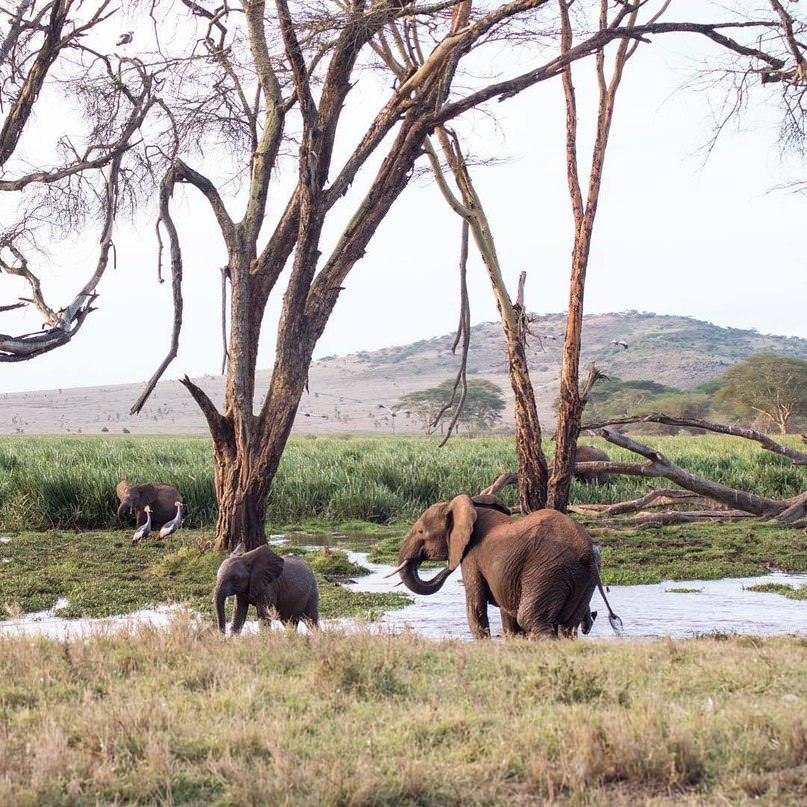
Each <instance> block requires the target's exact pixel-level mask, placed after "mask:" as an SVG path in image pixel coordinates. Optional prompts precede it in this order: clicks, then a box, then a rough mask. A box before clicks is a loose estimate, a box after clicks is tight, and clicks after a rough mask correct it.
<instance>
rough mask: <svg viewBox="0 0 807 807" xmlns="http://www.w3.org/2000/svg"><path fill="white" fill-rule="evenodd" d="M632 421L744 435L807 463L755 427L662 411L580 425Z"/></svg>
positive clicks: (584, 428)
mask: <svg viewBox="0 0 807 807" xmlns="http://www.w3.org/2000/svg"><path fill="white" fill-rule="evenodd" d="M632 423H663V424H665V425H667V426H680V427H681V428H685V429H686V428H689V429H703V430H705V431H710V432H716V433H717V434H729V435H731V436H732V437H744V438H745V439H746V440H753V441H754V442H756V443H759V444H760V445H761V446H762V447H763V448H766V449H767V450H768V451H772V452H773V453H774V454H781V455H782V456H785V457H789V458H790V459H791V460H793V464H794V465H807V454H804V453H803V452H801V451H797V450H796V449H795V448H790V446H785V445H782V444H781V443H777V442H776V440H772V439H771V438H770V437H768V435H767V434H763V433H762V432H758V431H755V430H754V429H745V428H743V427H742V426H727V425H726V424H724V423H711V422H710V421H708V420H699V419H698V418H677V417H672V416H671V415H665V414H663V413H662V412H648V413H647V414H646V415H629V416H626V417H621V418H611V419H610V420H601V421H599V422H596V423H584V424H583V425H582V426H581V427H580V431H581V432H584V431H594V432H596V431H599V430H601V429H604V428H606V427H608V426H627V425H630V424H632ZM801 437H802V442H804V443H807V435H804V434H803V435H802V436H801Z"/></svg>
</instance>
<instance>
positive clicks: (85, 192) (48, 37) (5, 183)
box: [0, 0, 155, 362]
mask: <svg viewBox="0 0 807 807" xmlns="http://www.w3.org/2000/svg"><path fill="white" fill-rule="evenodd" d="M115 11H116V9H115V6H114V5H113V4H112V3H111V2H110V0H103V1H99V2H96V3H94V4H89V6H87V5H86V4H83V3H80V2H78V0H54V1H53V2H49V3H45V4H43V5H41V6H40V7H37V6H36V4H33V3H30V2H20V3H19V4H18V5H17V6H16V8H14V9H10V10H6V11H0V22H2V24H3V26H5V25H7V26H8V29H7V31H6V33H5V37H4V38H3V39H2V40H0V112H1V113H2V118H1V119H0V120H2V125H0V170H2V179H0V193H4V194H8V195H13V198H14V203H13V204H14V206H15V207H16V210H17V219H16V221H13V222H12V223H11V224H6V225H5V226H4V227H3V229H2V230H0V276H2V275H4V276H5V277H6V278H7V279H8V278H19V279H20V280H21V281H22V283H23V284H24V287H27V288H28V290H29V291H28V296H21V297H20V298H19V301H18V302H17V303H14V304H12V305H6V306H3V307H2V309H0V310H2V311H6V312H7V311H12V310H17V311H18V310H19V309H20V308H21V307H25V306H33V307H35V308H36V309H37V310H38V312H39V313H40V314H41V316H42V327H41V329H40V330H38V331H35V332H33V333H22V334H0V362H19V361H27V360H28V359H32V358H34V357H36V356H40V355H42V354H43V353H47V352H49V351H51V350H54V349H55V348H58V347H60V346H62V345H65V344H67V343H68V342H69V341H70V340H71V339H72V338H73V337H74V336H75V335H76V334H77V333H78V331H79V329H80V328H81V327H82V325H83V324H84V321H85V319H86V317H87V315H88V314H89V313H90V312H92V311H93V303H94V301H95V299H96V297H97V291H96V289H97V287H98V284H99V282H100V280H101V278H102V277H103V275H104V272H105V271H106V268H107V265H108V264H109V260H110V251H111V250H112V248H113V240H112V233H113V224H114V221H115V216H116V213H117V211H118V207H119V201H120V196H121V184H122V183H125V182H126V176H129V172H128V170H127V165H128V164H129V163H132V162H133V160H132V159H131V157H132V155H131V154H130V153H129V152H130V151H132V149H133V146H134V143H135V141H136V139H137V133H138V130H139V129H140V127H141V126H142V125H143V123H144V121H145V119H146V116H147V115H148V113H149V111H150V110H151V108H152V107H153V104H154V101H155V99H154V96H153V86H154V77H153V75H152V74H151V72H150V70H148V69H147V68H146V67H145V66H144V65H143V64H142V63H141V62H139V61H137V60H124V59H120V58H117V57H110V56H108V55H105V54H102V53H97V52H95V51H93V50H91V49H90V48H89V47H88V46H86V45H85V44H84V42H85V37H86V36H87V35H88V34H90V33H99V32H100V33H103V32H104V31H105V30H106V31H108V36H109V41H110V43H112V42H113V41H114V40H113V37H114V32H115V30H116V28H115V27H113V24H112V23H111V22H110V19H111V18H112V17H113V15H114V14H115ZM54 92H59V93H62V94H63V93H65V92H67V93H69V94H72V95H74V97H75V98H76V100H77V101H78V102H80V103H82V104H83V108H81V109H80V112H79V114H77V115H76V118H75V120H73V121H65V122H64V123H65V128H64V129H63V130H62V131H61V132H52V133H51V134H52V135H53V142H54V144H55V145H54V149H53V151H54V154H58V155H59V157H60V160H59V161H58V162H57V163H55V164H52V165H50V166H48V167H43V168H41V169H38V170H31V167H30V161H29V159H28V156H27V154H26V153H25V151H24V149H23V148H22V147H21V144H22V143H24V139H25V138H24V135H25V133H26V132H27V131H30V130H32V129H33V128H34V124H32V120H33V117H32V116H33V115H34V112H35V110H36V109H37V108H38V107H40V106H42V107H44V105H46V104H47V103H48V96H49V95H50V94H52V93H54ZM69 124H73V126H72V128H71V127H70V126H69ZM38 128H40V127H38ZM128 190H131V188H129V189H128ZM10 207H11V206H9V208H10ZM88 215H90V216H95V217H96V218H97V220H98V221H99V231H100V238H99V242H100V243H99V247H98V259H97V261H96V263H95V265H94V266H93V267H92V268H91V270H90V272H89V276H88V277H87V279H86V280H85V282H84V283H83V284H82V285H80V287H79V288H78V290H77V291H76V293H75V294H74V296H73V298H72V300H70V301H67V302H66V303H64V304H63V305H61V306H57V305H54V304H53V303H51V302H49V301H48V296H47V294H46V292H45V291H44V290H43V288H42V284H41V282H40V278H41V276H42V274H43V272H42V267H41V263H42V257H41V251H40V249H39V248H38V242H39V241H40V240H44V239H45V238H48V237H49V236H50V235H52V234H53V233H54V232H58V233H61V234H64V233H68V232H75V231H77V230H78V229H79V228H80V227H81V225H82V224H83V223H84V221H85V220H86V218H87V217H88Z"/></svg>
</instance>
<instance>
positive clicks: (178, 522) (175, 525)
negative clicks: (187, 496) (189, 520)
mask: <svg viewBox="0 0 807 807" xmlns="http://www.w3.org/2000/svg"><path fill="white" fill-rule="evenodd" d="M174 506H175V507H176V508H177V514H176V515H175V516H174V517H173V518H172V519H171V520H170V521H167V522H166V523H165V524H163V525H162V527H161V528H160V532H159V535H158V536H157V537H158V538H159V539H162V538H167V537H168V536H169V535H173V534H174V533H175V532H176V531H177V530H178V529H179V528H180V527H181V526H182V507H183V505H182V502H180V501H176V502H174ZM143 512H144V513H145V514H146V520H145V522H144V523H143V524H141V525H140V526H139V527H138V528H137V529H136V530H135V534H134V535H133V536H132V543H133V544H139V543H140V542H141V541H142V540H143V539H144V538H145V537H146V536H147V535H148V534H149V533H150V532H151V507H149V506H148V505H146V506H145V507H144V508H143Z"/></svg>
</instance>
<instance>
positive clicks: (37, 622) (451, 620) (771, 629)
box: [0, 552, 807, 641]
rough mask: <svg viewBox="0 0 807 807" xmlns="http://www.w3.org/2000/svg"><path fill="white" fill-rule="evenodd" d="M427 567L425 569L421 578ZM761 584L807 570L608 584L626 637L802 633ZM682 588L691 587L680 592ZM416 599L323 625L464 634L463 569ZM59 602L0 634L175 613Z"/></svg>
mask: <svg viewBox="0 0 807 807" xmlns="http://www.w3.org/2000/svg"><path fill="white" fill-rule="evenodd" d="M348 555H349V558H350V560H351V561H353V562H354V563H358V564H360V565H361V566H364V567H365V568H367V569H369V570H370V574H368V575H365V576H362V577H357V578H356V580H355V582H349V583H346V584H345V585H347V586H348V587H349V588H351V589H354V590H356V591H383V592H386V591H390V590H392V587H393V586H394V585H395V583H396V580H397V578H385V575H386V574H387V573H388V572H390V571H391V570H392V567H391V566H387V565H384V564H378V563H370V562H368V560H367V555H366V553H361V552H349V553H348ZM430 574H431V572H430V571H428V570H424V572H423V575H424V577H428V576H430ZM762 583H783V584H786V585H790V586H792V587H793V588H796V589H797V588H798V587H799V586H802V585H807V575H805V574H785V573H782V572H777V573H774V574H770V575H765V576H762V577H744V578H726V579H722V580H683V581H682V580H676V581H674V582H672V581H667V582H663V583H657V584H653V585H635V586H611V588H610V591H609V592H608V599H609V602H610V603H611V606H612V607H613V608H614V610H615V611H616V612H617V613H618V614H619V615H620V616H621V617H622V621H623V623H624V634H623V635H624V637H626V638H628V639H631V638H633V639H639V638H656V637H662V636H671V637H676V638H687V637H692V636H696V635H699V634H712V633H719V634H729V635H731V634H743V635H758V636H774V635H780V634H799V635H802V636H804V635H807V601H805V600H791V599H788V598H786V597H784V596H782V595H781V594H775V593H765V592H757V591H750V590H749V587H750V586H756V585H760V584H762ZM681 589H688V590H690V591H686V592H682V591H680V590H681ZM412 596H413V599H414V602H413V603H412V604H411V605H408V606H407V607H405V608H399V609H395V610H391V611H387V612H385V613H384V614H383V615H382V616H381V618H380V619H378V620H377V621H375V622H373V623H371V624H369V625H366V626H365V625H357V624H356V623H353V622H352V621H350V620H332V621H330V622H326V623H325V624H324V625H323V627H325V628H335V629H354V628H356V627H358V628H359V629H364V628H366V629H368V630H372V631H373V632H377V633H390V632H392V633H400V632H402V631H413V632H414V633H417V634H419V635H422V636H427V637H430V638H434V639H445V638H456V639H463V640H470V639H471V634H470V631H469V629H468V623H467V621H466V617H465V593H464V591H463V588H462V575H461V569H460V570H458V571H457V572H456V573H455V574H453V575H451V576H450V577H449V578H448V580H447V581H446V583H445V585H444V586H443V588H442V589H441V590H440V591H439V592H438V593H437V594H433V595H430V596H416V595H412ZM64 605H65V603H63V602H62V603H57V604H56V605H55V606H54V608H53V609H51V610H50V611H47V612H43V613H40V614H27V615H25V616H24V617H21V618H20V619H12V620H7V621H5V622H0V636H2V635H11V634H20V633H23V634H36V635H46V636H49V637H52V638H60V639H61V638H69V637H75V636H88V635H90V634H92V633H95V632H99V631H100V632H104V631H110V630H121V629H128V630H132V629H133V628H134V627H136V626H137V625H139V624H152V625H158V626H159V625H165V624H167V623H168V621H169V620H170V619H172V618H173V616H174V615H176V614H177V613H178V612H181V611H183V610H184V609H182V608H181V607H179V606H161V607H159V608H155V609H146V610H143V611H138V612H137V613H134V614H128V615H125V616H120V617H109V618H106V619H86V620H85V619H63V618H60V617H57V616H56V615H55V614H56V611H57V610H59V609H60V608H63V607H64ZM591 608H592V610H596V611H599V618H598V619H597V620H596V622H595V623H594V627H593V629H592V631H591V633H590V634H589V635H588V636H585V637H581V638H582V640H583V641H588V640H591V639H613V638H616V637H615V636H614V634H613V632H612V631H611V628H610V626H609V624H608V619H607V609H606V608H605V606H604V604H603V602H602V599H601V597H600V594H599V592H596V591H595V592H594V596H593V597H592V600H591ZM489 616H490V627H491V633H492V634H493V635H494V636H496V635H501V632H502V629H501V620H500V619H499V610H498V609H497V608H490V609H489ZM256 628H257V622H256V621H255V620H254V618H253V614H252V613H251V614H250V621H248V622H247V625H246V626H245V630H255V629H256Z"/></svg>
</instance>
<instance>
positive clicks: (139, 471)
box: [0, 435, 807, 530]
mask: <svg viewBox="0 0 807 807" xmlns="http://www.w3.org/2000/svg"><path fill="white" fill-rule="evenodd" d="M647 441H648V442H651V443H652V445H653V446H654V447H656V448H658V449H659V450H661V451H662V452H664V453H666V454H667V455H668V456H669V457H670V459H672V460H673V461H675V462H677V463H679V464H680V465H681V466H682V467H684V468H685V469H686V470H688V471H691V472H692V473H695V474H700V475H703V476H708V477H711V478H713V479H716V480H718V481H720V482H723V483H724V484H727V485H730V486H732V487H737V488H742V489H744V490H749V491H753V492H755V493H758V494H761V495H765V496H771V497H786V496H793V495H795V494H797V493H800V492H801V491H803V490H804V489H805V488H807V483H806V479H805V470H804V468H799V467H797V466H794V465H793V464H792V463H791V462H790V461H789V460H788V459H787V458H785V457H781V456H778V455H775V454H771V453H770V452H767V451H764V450H762V449H761V448H760V447H758V446H757V445H756V444H753V443H750V442H749V441H747V440H739V439H732V438H729V437H718V436H715V437H672V438H671V437H667V438H657V437H653V438H647ZM592 442H595V443H597V444H598V445H600V446H602V447H603V448H605V449H606V450H607V451H608V453H609V454H610V455H611V457H612V458H613V459H621V460H632V461H637V458H636V457H635V455H632V454H630V453H629V452H626V451H623V450H621V449H618V448H616V447H613V446H609V445H607V444H606V443H604V442H603V441H601V440H593V441H592ZM515 462H516V460H515V451H514V448H513V441H512V439H508V438H479V439H455V440H452V441H450V442H449V443H448V444H447V445H446V446H445V447H444V448H439V447H438V444H437V440H436V439H434V438H426V437H411V436H400V437H398V438H392V437H386V438H366V437H351V436H349V435H346V436H343V437H317V438H305V437H298V438H295V439H293V440H291V441H290V443H289V445H288V447H287V449H286V452H285V454H284V455H283V460H282V463H281V466H280V469H279V471H278V474H277V477H276V478H275V481H274V484H273V487H272V492H271V494H270V497H269V503H268V513H267V520H268V527H269V529H270V530H274V529H275V527H279V526H285V525H289V524H300V523H303V522H307V521H319V522H324V523H331V524H337V523H340V522H346V521H353V520H355V521H363V522H371V523H376V524H388V523H391V522H398V521H404V520H411V519H413V518H414V517H415V516H417V515H418V514H419V513H420V512H422V511H423V510H424V509H425V508H426V507H428V506H429V505H430V504H432V503H434V502H435V501H443V500H446V499H449V498H451V497H453V496H455V495H457V494H458V493H477V492H478V491H480V490H481V489H483V488H484V487H487V485H489V484H490V483H491V482H492V481H493V480H494V479H495V478H496V476H498V475H499V474H500V473H502V472H503V471H506V470H512V469H514V468H515ZM123 478H126V479H128V480H129V481H130V482H133V483H135V482H146V481H148V482H162V481H165V482H173V483H174V484H175V485H176V486H177V488H178V489H179V490H180V492H181V493H182V495H183V497H184V499H185V502H186V503H187V505H188V520H187V523H188V526H191V527H209V526H211V525H213V524H215V520H216V499H215V493H214V488H213V466H212V451H211V446H210V440H209V439H208V438H202V437H126V436H115V437H112V436H104V437H101V436H99V437H86V436H75V437H5V438H0V529H4V530H23V529H29V530H31V529H33V530H42V529H48V528H56V529H80V530H86V529H105V528H111V527H114V526H115V510H116V507H117V499H116V498H115V485H116V484H117V482H118V481H119V480H120V479H123ZM664 485H665V480H647V479H643V478H639V477H621V478H619V479H615V480H612V482H611V483H610V484H608V485H605V486H600V487H597V486H589V487H587V486H584V485H578V484H577V483H575V484H574V485H573V490H572V499H573V501H577V502H594V503H597V502H614V501H620V500H625V499H630V498H635V497H638V496H641V495H643V494H644V493H646V492H647V491H648V490H650V489H651V487H662V486H664ZM503 495H504V498H505V499H506V500H508V502H509V503H511V504H512V503H514V502H515V498H514V496H515V491H514V490H512V489H510V490H506V491H505V492H504V494H503Z"/></svg>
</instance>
